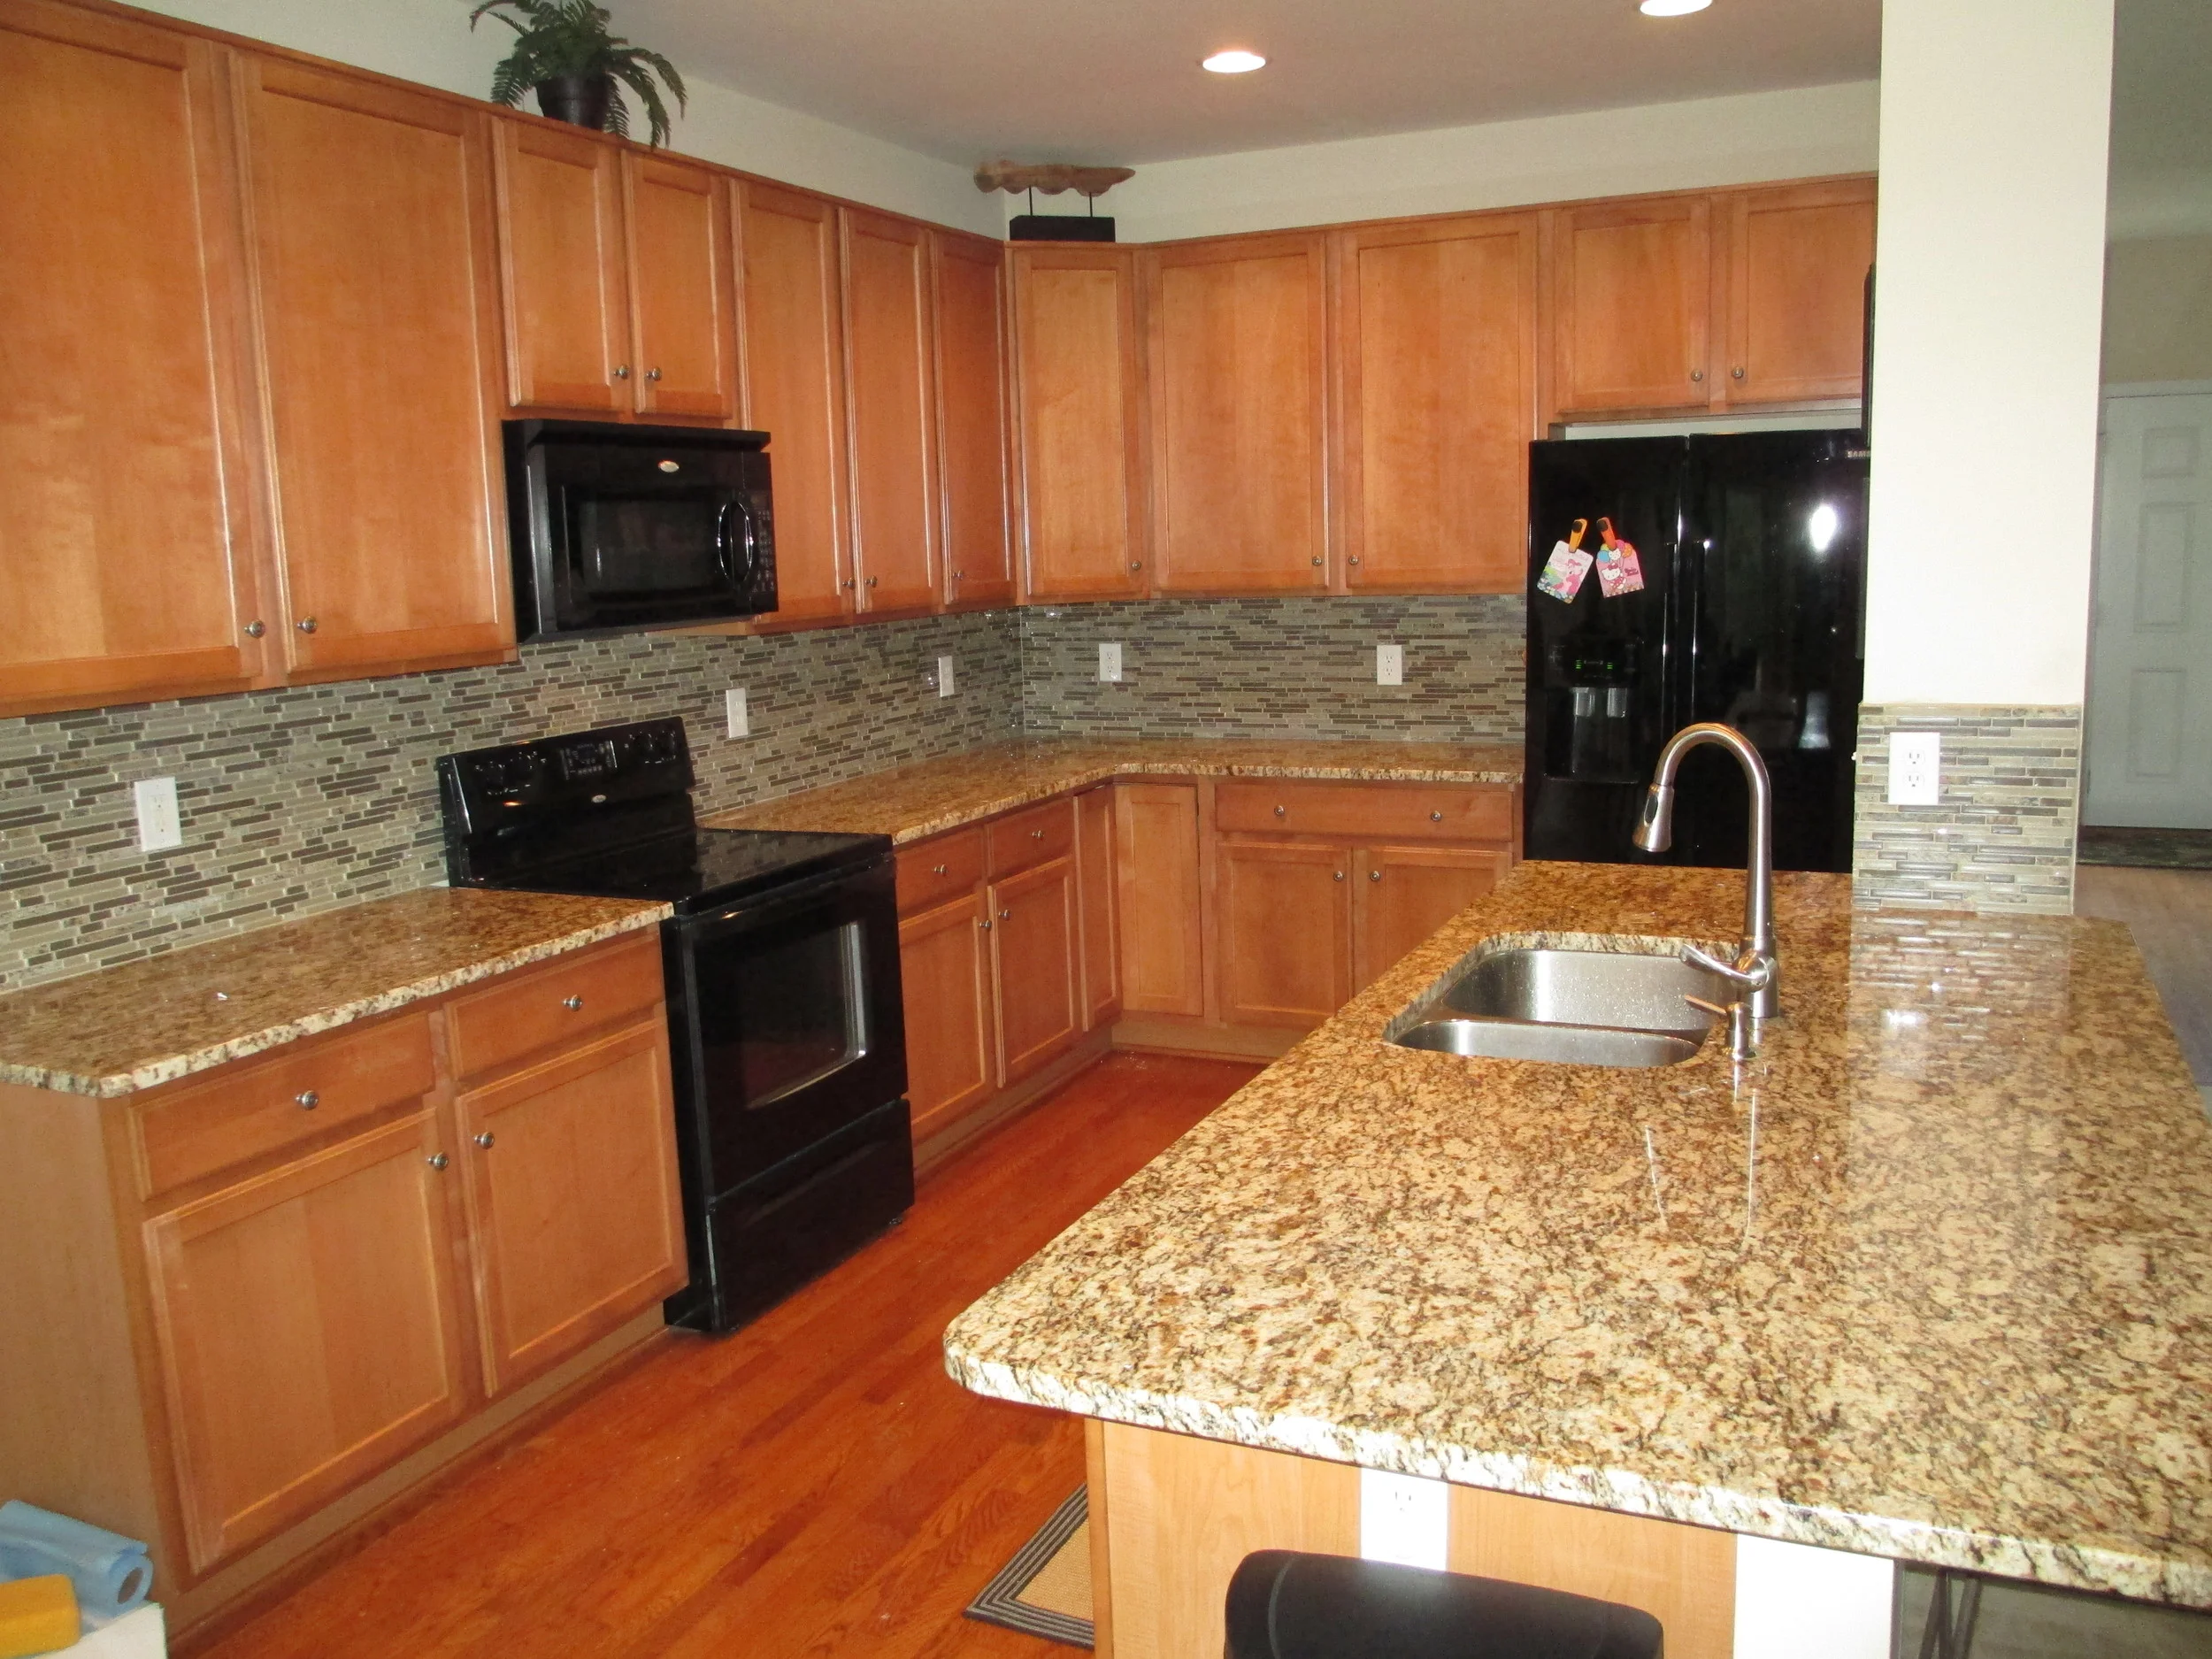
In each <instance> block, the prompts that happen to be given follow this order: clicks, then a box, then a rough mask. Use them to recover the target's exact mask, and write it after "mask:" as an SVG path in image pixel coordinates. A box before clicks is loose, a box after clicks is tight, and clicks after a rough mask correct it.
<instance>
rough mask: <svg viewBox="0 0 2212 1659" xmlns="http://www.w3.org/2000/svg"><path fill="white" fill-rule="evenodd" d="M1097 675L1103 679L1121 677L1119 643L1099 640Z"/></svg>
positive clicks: (1117, 678)
mask: <svg viewBox="0 0 2212 1659" xmlns="http://www.w3.org/2000/svg"><path fill="white" fill-rule="evenodd" d="M1098 677H1099V678H1100V679H1101V680H1119V679H1120V678H1121V644H1120V641H1113V642H1111V643H1109V642H1107V641H1100V642H1099V647H1098Z"/></svg>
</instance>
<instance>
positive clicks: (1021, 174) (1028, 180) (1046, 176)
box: [975, 161, 1136, 197]
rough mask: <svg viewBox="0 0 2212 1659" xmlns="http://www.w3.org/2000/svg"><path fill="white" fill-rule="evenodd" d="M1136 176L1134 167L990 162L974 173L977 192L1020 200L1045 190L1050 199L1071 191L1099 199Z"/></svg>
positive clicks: (1055, 162) (1060, 162) (1059, 162)
mask: <svg viewBox="0 0 2212 1659" xmlns="http://www.w3.org/2000/svg"><path fill="white" fill-rule="evenodd" d="M1135 176H1136V169H1135V168H1134V167H1076V166H1071V165H1068V164H1067V163H1066V162H1064V161H1054V162H1046V163H1043V164H1041V165H1037V166H1033V167H1025V166H1023V165H1019V164H1018V163H1016V162H1011V161H987V162H985V163H984V164H983V165H981V166H980V167H978V168H977V169H976V170H975V188H977V189H979V190H983V191H991V190H1003V191H1005V192H1006V193H1007V195H1009V196H1019V195H1020V194H1021V193H1022V192H1023V191H1024V190H1042V191H1043V192H1044V193H1045V194H1046V195H1047V196H1057V195H1059V194H1060V192H1061V191H1063V190H1072V191H1074V192H1075V193H1076V194H1077V195H1078V196H1093V197H1096V196H1103V195H1105V194H1106V192H1107V191H1109V190H1110V189H1112V188H1114V187H1115V186H1116V185H1118V184H1119V183H1120V182H1121V181H1122V180H1124V179H1129V178H1133V177H1135Z"/></svg>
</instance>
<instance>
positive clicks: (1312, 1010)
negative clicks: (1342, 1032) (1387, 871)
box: [1219, 841, 1353, 1027]
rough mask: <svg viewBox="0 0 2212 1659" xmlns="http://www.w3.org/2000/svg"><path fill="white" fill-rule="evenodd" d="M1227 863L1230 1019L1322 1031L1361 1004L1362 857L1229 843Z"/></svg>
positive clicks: (1225, 994)
mask: <svg viewBox="0 0 2212 1659" xmlns="http://www.w3.org/2000/svg"><path fill="white" fill-rule="evenodd" d="M1219 860H1220V872H1221V873H1220V914H1221V923H1220V926H1221V938H1222V947H1221V956H1222V964H1221V1012H1222V1017H1223V1018H1225V1019H1226V1020H1228V1021H1229V1022H1230V1023H1231V1024H1232V1025H1292V1026H1298V1027H1305V1026H1309V1025H1319V1024H1320V1023H1321V1022H1322V1021H1323V1020H1325V1019H1326V1018H1328V1017H1329V1016H1330V1015H1332V1014H1333V1013H1335V1012H1336V1010H1338V1009H1340V1008H1341V1007H1343V1006H1344V1004H1345V1002H1347V1001H1348V999H1349V998H1350V996H1351V995H1352V891H1353V884H1352V862H1353V860H1352V849H1350V848H1348V847H1333V846H1316V845H1312V844H1310V843H1306V842H1289V841H1225V842H1224V843H1223V844H1222V847H1221V850H1220V854H1219Z"/></svg>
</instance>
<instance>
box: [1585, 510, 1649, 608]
mask: <svg viewBox="0 0 2212 1659" xmlns="http://www.w3.org/2000/svg"><path fill="white" fill-rule="evenodd" d="M1598 534H1599V536H1600V537H1601V538H1602V544H1601V546H1600V547H1599V549H1598V557H1597V564H1598V592H1599V593H1600V594H1601V595H1604V596H1605V597H1606V598H1608V599H1618V598H1619V597H1620V596H1621V595H1623V594H1640V593H1641V592H1643V590H1644V566H1643V561H1642V560H1640V559H1639V558H1638V557H1636V545H1635V543H1634V542H1632V541H1622V540H1621V538H1620V537H1618V536H1617V535H1615V534H1613V521H1612V520H1611V519H1610V518H1601V519H1599V520H1598Z"/></svg>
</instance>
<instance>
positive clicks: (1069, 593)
mask: <svg viewBox="0 0 2212 1659" xmlns="http://www.w3.org/2000/svg"><path fill="white" fill-rule="evenodd" d="M1008 258H1009V260H1010V271H1011V273H1012V274H1011V279H1010V280H1011V285H1012V289H1013V303H1014V376H1015V406H1016V411H1017V422H1016V437H1017V442H1018V447H1019V451H1020V465H1019V475H1020V483H1021V489H1020V501H1021V526H1022V592H1023V595H1024V596H1025V598H1028V599H1106V598H1116V597H1119V596H1121V595H1128V594H1134V593H1141V592H1142V591H1143V590H1144V585H1145V574H1144V564H1145V541H1146V534H1147V531H1146V512H1145V504H1144V485H1143V479H1144V470H1143V469H1144V463H1143V445H1142V428H1141V424H1140V423H1141V412H1140V411H1141V406H1142V401H1143V385H1144V381H1143V366H1142V357H1141V352H1140V351H1139V349H1138V339H1139V335H1138V328H1137V310H1136V276H1135V268H1134V266H1133V263H1132V256H1131V255H1130V254H1129V253H1127V252H1126V251H1124V250H1114V249H1099V248H1093V249H1058V248H1056V249H1029V248H1016V249H1013V250H1010V253H1009V255H1008Z"/></svg>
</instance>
